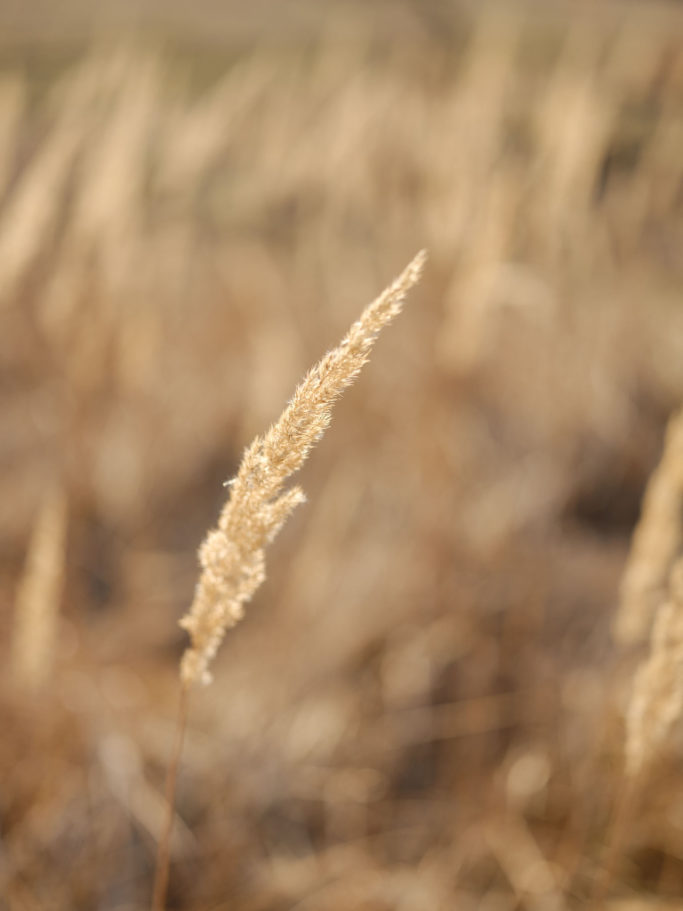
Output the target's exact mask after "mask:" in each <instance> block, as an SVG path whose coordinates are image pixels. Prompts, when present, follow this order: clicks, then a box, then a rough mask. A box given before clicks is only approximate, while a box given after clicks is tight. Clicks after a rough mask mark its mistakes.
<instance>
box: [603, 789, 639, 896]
mask: <svg viewBox="0 0 683 911" xmlns="http://www.w3.org/2000/svg"><path fill="white" fill-rule="evenodd" d="M639 781H640V776H639V775H635V776H633V775H629V776H627V777H626V779H625V780H624V782H623V785H622V787H621V788H620V790H619V796H618V799H617V806H616V810H615V813H614V818H613V820H612V824H611V826H610V827H609V831H608V839H607V849H606V852H605V860H604V863H603V865H602V870H601V871H600V872H599V874H598V878H597V880H596V884H595V887H594V889H593V895H592V901H591V906H592V907H593V908H594V909H596V911H597V909H598V908H599V907H600V905H601V903H602V902H603V901H604V900H605V898H606V897H607V893H608V891H609V887H610V885H611V884H612V881H613V879H614V872H615V867H616V864H617V860H618V858H619V853H620V851H621V848H622V846H623V844H624V834H625V833H626V830H627V828H628V823H629V820H630V818H631V815H632V813H633V809H634V806H635V802H636V798H637V796H638V792H639V787H638V784H639Z"/></svg>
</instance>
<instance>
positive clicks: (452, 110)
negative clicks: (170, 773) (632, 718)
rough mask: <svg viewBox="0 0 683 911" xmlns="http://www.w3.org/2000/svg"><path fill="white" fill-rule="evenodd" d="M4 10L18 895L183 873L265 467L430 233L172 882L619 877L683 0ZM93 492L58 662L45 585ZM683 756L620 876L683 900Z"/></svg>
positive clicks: (300, 527)
mask: <svg viewBox="0 0 683 911" xmlns="http://www.w3.org/2000/svg"><path fill="white" fill-rule="evenodd" d="M0 19H1V20H2V21H3V22H4V23H5V25H6V27H5V28H4V29H3V34H2V38H1V39H0V70H1V75H0V397H1V399H0V401H1V407H0V503H1V504H2V508H1V509H0V542H1V544H2V547H1V548H0V561H1V563H0V565H1V569H2V572H1V574H0V603H1V604H2V608H3V609H2V613H1V614H0V623H2V628H3V633H4V636H3V641H4V642H5V666H6V668H7V670H6V674H5V686H4V687H3V696H2V704H1V711H2V715H3V719H2V721H3V737H2V740H1V741H0V771H1V773H2V781H3V785H2V788H1V789H0V826H1V828H0V837H1V841H0V858H1V862H0V894H2V896H3V900H4V902H5V903H6V905H5V906H6V907H7V908H8V909H11V911H15V909H16V911H33V909H36V911H37V909H41V911H42V909H46V908H51V909H52V908H54V909H92V908H97V909H102V911H114V909H116V911H124V909H126V911H127V909H138V908H144V907H147V902H148V896H149V891H150V882H151V874H152V867H153V858H154V850H155V844H156V840H157V838H158V836H159V831H160V826H161V820H162V812H163V800H162V787H163V775H164V770H165V765H166V762H167V759H168V755H169V750H170V743H171V738H172V733H173V721H174V712H175V699H176V696H177V682H176V678H177V661H178V658H179V655H180V653H181V650H182V648H183V645H184V636H183V634H182V633H181V631H180V630H179V629H178V628H177V624H176V621H177V619H178V618H179V616H180V615H181V614H182V613H183V612H184V610H185V609H186V607H187V605H188V603H189V601H190V600H191V597H192V591H193V585H194V581H195V578H196V573H197V566H196V556H195V551H196V547H197V546H198V544H199V543H200V541H201V539H202V536H203V534H204V531H205V529H206V528H208V527H209V526H210V525H211V524H213V523H214V521H215V518H216V515H217V512H218V509H219V506H220V503H221V501H222V499H223V495H224V491H223V488H222V486H221V484H222V481H224V480H225V479H226V478H229V477H230V476H231V474H232V473H233V472H234V470H235V468H236V466H237V464H238V461H239V458H240V455H241V452H242V449H243V448H244V446H245V445H246V444H247V443H248V442H249V441H250V439H251V438H252V437H253V435H254V434H256V433H258V432H261V431H262V430H263V429H265V427H266V426H267V425H268V424H269V423H270V422H271V421H272V420H274V419H275V418H276V417H277V415H278V414H279V412H280V410H281V408H282V406H283V405H284V403H285V401H286V400H287V398H288V396H289V395H290V394H291V392H292V391H293V388H294V385H295V383H296V382H297V381H298V379H299V378H300V377H301V375H302V374H303V372H304V371H305V369H307V367H308V366H310V365H311V364H312V363H313V362H314V361H315V360H316V359H317V358H318V357H319V356H320V355H321V354H322V353H323V352H324V350H326V349H327V348H328V347H330V346H331V345H333V344H334V343H336V341H337V340H338V339H339V338H340V337H341V335H342V334H343V332H344V331H345V329H346V328H347V326H348V324H349V323H350V322H351V320H352V319H354V318H355V317H356V315H357V314H358V312H359V311H360V309H361V307H362V306H363V305H364V304H365V303H367V302H368V301H369V300H370V299H371V298H372V297H374V296H375V294H376V293H377V292H378V291H379V290H381V288H382V287H384V285H385V284H386V283H387V282H388V281H389V280H390V279H391V278H392V277H393V276H394V275H395V274H396V273H397V272H398V271H399V270H400V269H401V268H402V267H403V265H404V264H405V263H406V262H407V261H408V259H409V258H410V257H411V256H412V255H413V253H414V252H415V251H416V250H417V249H419V248H420V247H423V246H424V247H427V248H428V250H429V252H430V263H429V267H428V272H427V274H426V277H425V280H424V282H423V284H422V285H421V287H420V288H419V289H418V291H417V293H415V294H414V295H413V297H412V298H411V301H410V302H409V305H408V307H407V309H406V312H405V314H404V315H403V316H402V317H401V319H400V320H399V321H398V322H397V324H396V326H394V327H392V328H391V330H390V331H389V332H388V333H387V334H386V337H383V338H382V339H381V340H380V342H379V345H378V348H377V351H376V352H375V355H374V357H373V360H372V363H371V364H370V365H369V366H368V368H367V371H366V372H365V373H364V375H363V376H362V378H361V380H360V381H359V383H358V384H357V386H356V387H354V388H353V389H352V390H350V391H349V393H348V394H347V396H346V397H345V398H344V400H343V401H342V402H340V404H339V406H338V410H337V413H336V416H335V420H334V423H333V426H332V428H331V431H330V433H329V434H328V436H327V437H326V438H325V440H324V441H323V443H322V444H321V446H320V447H319V449H318V450H317V451H316V452H315V454H314V456H313V457H312V459H311V462H310V465H309V466H308V467H307V468H306V469H305V471H304V473H303V477H302V483H303V485H304V487H305V489H306V492H307V494H308V497H309V503H308V504H307V506H305V507H304V508H303V509H301V510H300V511H299V514H298V515H296V516H295V517H294V519H293V520H292V521H291V522H290V524H289V526H288V527H287V529H286V530H285V531H284V532H283V534H282V536H281V538H280V539H278V541H277V543H276V544H275V545H274V546H273V548H272V549H271V552H270V554H269V578H268V581H267V583H266V585H265V586H264V588H263V589H262V590H261V591H260V592H259V595H258V597H257V599H256V601H255V603H254V604H253V606H252V607H251V609H250V610H249V611H248V614H247V617H246V619H245V621H244V622H243V623H242V624H241V625H240V626H239V627H238V628H237V629H235V630H234V631H232V632H231V633H230V635H229V637H228V639H227V640H226V642H225V645H224V648H223V650H222V652H221V654H220V657H219V660H218V662H217V666H216V674H215V676H216V680H215V683H214V684H213V686H212V687H211V688H210V689H208V690H206V691H202V692H200V693H198V694H197V696H196V698H195V699H194V703H193V705H192V712H191V716H190V728H189V732H188V742H187V746H186V753H185V758H184V763H183V768H182V772H181V781H180V793H179V796H178V804H177V809H178V816H179V819H178V824H177V828H176V835H177V838H176V843H175V846H174V865H173V871H172V881H171V893H170V898H169V908H177V909H181V908H182V909H190V908H191V909H207V911H208V909H214V911H215V909H219V908H226V909H227V908H228V907H230V908H231V909H235V911H237V909H239V911H266V909H267V911H280V909H283V911H284V909H294V908H296V909H309V908H310V909H316V911H325V909H329V911H337V909H339V911H341V909H359V911H361V909H362V911H375V909H376V911H384V909H402V911H422V909H430V911H435V909H451V908H454V907H457V908H458V909H463V911H469V909H473V911H474V909H485V911H508V909H509V911H517V909H520V911H521V909H530V911H544V909H548V911H554V909H561V908H572V907H580V906H581V905H582V903H585V898H586V896H587V895H588V893H589V891H590V888H591V884H592V882H593V881H594V879H595V876H596V871H597V870H598V868H599V864H600V862H601V850H602V845H603V842H604V840H605V832H606V829H607V825H608V818H609V813H610V808H611V806H612V803H613V801H614V799H615V795H616V793H617V791H618V788H619V786H620V781H621V762H622V758H621V754H622V746H623V743H622V741H623V738H622V723H621V715H622V711H623V702H624V694H625V692H626V690H625V685H626V684H627V683H628V680H629V678H630V675H631V672H632V668H633V662H634V656H633V655H630V654H625V653H624V651H623V650H620V649H618V648H617V647H616V646H615V645H613V644H612V642H611V637H610V625H611V623H612V618H613V614H614V609H615V606H616V603H617V593H618V582H619V577H620V574H621V571H622V568H623V565H624V560H625V556H626V553H627V549H628V542H629V537H630V533H631V530H632V527H633V525H634V523H635V521H636V519H637V516H638V511H639V503H640V498H641V496H642V491H643V488H644V485H645V483H646V480H647V477H648V475H649V473H650V471H651V470H652V467H653V466H654V464H655V463H656V461H657V458H658V456H659V453H660V450H661V444H662V436H663V429H664V425H665V422H666V419H667V417H668V415H669V413H670V412H671V410H672V409H674V408H675V407H677V406H678V405H679V404H680V402H681V398H682V395H681V393H682V390H683V307H682V305H681V278H682V272H683V259H682V253H681V251H682V249H683V246H682V241H683V221H682V219H681V210H682V207H683V184H682V176H683V154H682V151H683V45H682V44H681V37H682V35H683V16H682V14H681V12H680V8H679V7H678V6H677V5H675V4H670V5H669V4H649V3H641V4H638V3H628V4H623V5H622V4H594V5H592V6H590V7H584V6H579V5H560V4H558V5H554V4H552V5H550V4H549V5H547V6H540V5H524V4H521V3H520V4H517V3H508V4H493V3H491V4H488V3H486V4H481V5H474V4H472V5H464V4H455V3H453V4H436V3H434V4H410V3H398V2H394V3H388V2H384V3H378V4H372V5H366V6H363V5H360V4H345V5H343V6H341V5H337V4H325V5H324V6H322V5H321V4H312V3H288V4H286V5H274V4H272V3H266V2H260V3H250V4H249V7H248V9H246V8H245V7H244V6H243V5H241V4H227V5H226V6H225V7H219V6H218V5H215V4H208V3H202V4H194V5H193V6H192V8H191V9H190V8H188V7H187V6H186V5H185V4H184V3H172V4H164V5H163V8H162V6H159V7H158V8H153V7H152V6H148V7H144V8H143V7H134V6H133V5H130V6H128V5H125V4H124V5H116V6H114V5H103V7H102V8H101V9H100V8H98V9H97V12H95V7H93V8H90V7H87V6H86V5H85V4H83V5H79V4H77V3H70V4H66V5H65V6H64V8H63V10H62V9H61V8H60V14H59V16H58V15H57V14H56V11H55V10H54V8H51V9H50V10H47V8H46V9H45V11H44V15H41V14H40V9H39V7H34V6H29V5H24V6H21V7H20V6H19V5H10V4H5V5H4V6H3V8H2V10H0ZM55 491H57V492H58V494H59V495H60V496H62V497H63V498H64V500H65V502H66V512H65V514H64V515H65V518H63V519H62V520H61V521H62V523H63V527H62V529H61V533H62V534H63V537H64V542H65V543H64V544H63V545H58V546H55V548H53V550H54V552H53V553H52V556H51V559H52V561H53V563H54V564H55V566H56V570H55V573H56V575H57V576H60V575H61V576H62V577H63V583H64V591H63V595H62V597H61V599H60V616H59V620H58V623H57V627H56V631H55V633H54V636H53V637H52V639H51V640H50V641H49V642H48V645H47V647H48V649H49V661H45V662H44V663H43V670H42V672H41V673H40V674H39V675H38V676H39V677H40V679H39V680H37V681H35V685H34V686H33V688H31V687H30V686H28V685H27V684H26V682H25V681H22V680H21V678H20V675H19V674H18V672H17V671H16V661H15V662H14V663H13V662H12V655H13V650H15V651H16V648H17V645H16V642H17V634H16V629H17V617H16V613H15V604H17V603H18V599H17V591H18V590H19V589H20V587H21V584H22V578H23V577H24V578H25V570H24V566H25V562H26V554H27V550H28V549H29V547H30V544H29V542H30V540H31V536H32V535H35V530H36V527H37V523H38V522H39V517H40V515H41V510H44V509H45V504H46V503H50V502H52V500H51V498H53V497H54V495H55ZM59 538H60V535H59V534H53V540H58V539H59ZM38 638H39V636H38V634H37V633H36V639H38ZM12 668H14V670H12ZM676 762H677V759H676V750H675V749H674V750H673V756H672V758H671V760H670V762H669V763H668V764H664V767H663V768H662V769H661V770H660V772H659V774H658V776H657V777H656V780H654V781H653V782H651V784H650V786H649V789H648V793H647V799H646V800H645V801H644V807H645V809H644V810H643V811H642V813H641V814H640V815H639V817H638V820H637V825H635V826H633V828H632V830H630V831H629V833H628V836H627V839H626V844H625V846H624V850H623V852H622V854H623V856H622V857H621V858H620V862H619V869H618V871H617V876H616V878H615V883H614V889H613V891H614V893H615V895H616V896H617V897H618V898H615V900H614V901H613V902H612V903H610V907H611V908H613V909H615V911H616V909H618V908H623V909H625V908H626V907H628V908H655V907H656V908H661V907H664V906H663V905H661V904H659V903H657V902H658V901H659V899H662V900H667V899H668V900H669V901H670V902H673V905H672V907H676V904H675V902H676V901H677V900H678V899H679V898H680V896H681V894H683V790H682V789H681V784H680V779H679V778H677V777H676V774H675V772H676ZM678 762H680V754H679V759H678ZM626 902H630V904H628V905H627V904H626Z"/></svg>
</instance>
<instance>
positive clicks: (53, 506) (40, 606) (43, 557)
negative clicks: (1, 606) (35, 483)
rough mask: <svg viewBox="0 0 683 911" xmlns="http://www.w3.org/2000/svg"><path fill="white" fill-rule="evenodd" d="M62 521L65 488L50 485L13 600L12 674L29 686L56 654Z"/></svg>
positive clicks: (36, 684)
mask: <svg viewBox="0 0 683 911" xmlns="http://www.w3.org/2000/svg"><path fill="white" fill-rule="evenodd" d="M66 522H67V514H66V498H65V496H64V492H63V491H62V490H61V489H60V488H52V489H51V490H49V491H48V492H47V494H46V495H45V498H44V500H43V503H42V504H41V507H40V511H39V513H38V516H37V517H36V520H35V524H34V527H33V532H32V535H31V540H30V543H29V546H28V553H27V556H26V565H25V569H24V575H23V577H22V579H21V582H20V584H19V588H18V590H17V595H16V602H15V619H14V633H13V643H12V667H13V676H14V678H15V680H16V681H17V682H18V683H19V684H21V685H22V686H23V687H25V688H27V689H28V690H37V689H38V688H39V687H40V686H41V685H42V684H44V683H45V681H46V680H47V678H48V676H49V673H50V669H51V666H52V661H53V658H54V653H55V639H56V635H57V619H58V615H59V602H60V598H61V592H62V578H63V573H64V551H65V546H66Z"/></svg>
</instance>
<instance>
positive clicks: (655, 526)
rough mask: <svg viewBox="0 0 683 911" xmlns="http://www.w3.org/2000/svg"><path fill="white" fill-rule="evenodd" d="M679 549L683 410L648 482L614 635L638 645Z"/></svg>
mask: <svg viewBox="0 0 683 911" xmlns="http://www.w3.org/2000/svg"><path fill="white" fill-rule="evenodd" d="M682 550H683V410H681V411H678V412H677V413H676V414H674V415H673V416H672V417H671V419H670V420H669V425H668V427H667V431H666V440H665V443H664V452H663V454H662V458H661V461H660V463H659V465H658V466H657V468H656V470H655V471H654V473H653V474H652V477H651V478H650V480H649V482H648V485H647V489H646V491H645V498H644V500H643V509H642V514H641V517H640V521H639V522H638V525H637V527H636V530H635V533H634V536H633V544H632V546H631V553H630V556H629V559H628V563H627V566H626V569H625V571H624V576H623V580H622V584H621V597H620V606H619V612H618V614H617V618H616V623H615V635H616V637H617V639H618V640H619V641H620V642H622V643H624V644H634V643H637V642H643V641H644V640H645V639H646V638H647V635H648V633H649V631H650V628H651V626H652V620H653V617H654V614H655V611H656V610H657V607H658V605H659V604H661V603H662V601H663V599H664V598H665V596H666V586H667V580H668V578H669V574H670V572H671V568H672V566H673V564H674V562H675V560H676V558H677V557H679V556H680V554H681V551H682Z"/></svg>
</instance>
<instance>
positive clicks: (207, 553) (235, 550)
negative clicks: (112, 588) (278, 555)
mask: <svg viewBox="0 0 683 911" xmlns="http://www.w3.org/2000/svg"><path fill="white" fill-rule="evenodd" d="M425 259H426V254H425V252H424V251H421V252H420V253H418V254H417V256H416V257H415V258H414V259H413V261H412V262H411V263H410V264H409V265H408V266H407V267H406V269H405V270H404V271H403V272H402V273H401V275H400V276H399V277H398V278H397V279H396V280H395V281H394V282H393V284H391V285H390V286H389V287H388V288H387V289H386V290H385V291H383V292H382V294H380V296H379V297H378V298H377V299H376V300H375V301H373V302H372V303H371V304H370V305H369V306H368V307H367V308H366V309H365V310H364V311H363V313H362V315H361V316H360V318H359V319H358V320H357V321H356V322H355V323H354V324H353V325H352V326H351V329H350V330H349V332H348V334H347V335H346V336H345V338H344V339H343V340H342V341H341V343H340V344H339V346H338V347H337V348H334V349H333V350H332V351H329V352H328V353H327V354H326V355H325V356H324V357H323V358H322V360H321V361H320V362H319V363H318V364H316V366H315V367H313V368H312V369H311V370H310V371H309V372H308V374H307V375H306V376H305V377H304V379H303V381H302V382H301V384H300V385H299V386H298V388H297V389H296V391H295V393H294V396H293V397H292V399H291V401H290V402H289V404H288V405H287V407H286V408H285V410H284V411H283V413H282V415H281V416H280V418H279V420H278V421H277V422H276V423H275V424H274V425H273V426H272V427H271V428H270V430H268V431H267V433H265V434H264V435H263V436H259V437H256V439H255V440H254V441H253V442H252V443H251V445H250V446H249V447H248V448H247V450H246V452H245V454H244V457H243V459H242V464H241V465H240V468H239V470H238V472H237V475H236V477H235V478H234V479H233V481H231V482H230V485H229V486H230V496H229V499H228V501H227V503H226V504H225V506H224V507H223V511H222V513H221V515H220V518H219V520H218V527H217V528H215V529H213V530H212V531H210V532H209V533H208V535H207V537H206V538H205V540H204V543H203V544H202V546H201V548H200V550H199V562H200V564H201V567H202V572H201V575H200V578H199V581H198V583H197V587H196V590H195V595H194V600H193V602H192V606H191V607H190V610H189V612H188V613H187V614H186V615H185V616H184V617H183V619H182V620H181V621H180V625H181V626H182V627H183V628H184V629H186V630H187V631H188V633H189V634H190V645H189V646H188V648H187V649H186V651H185V654H184V655H183V658H182V661H181V667H180V675H181V679H182V682H183V685H184V686H185V687H187V686H190V685H191V684H194V683H196V682H199V681H201V682H203V683H208V682H209V681H210V679H211V678H210V675H209V670H208V668H209V665H210V663H211V661H212V659H213V657H214V655H215V654H216V651H217V650H218V647H219V645H220V643H221V641H222V640H223V637H224V635H225V632H226V630H227V629H228V628H229V627H232V626H234V625H235V624H236V623H237V622H238V621H239V620H240V619H241V618H242V616H243V613H244V605H245V604H246V603H247V602H248V601H249V600H250V599H251V597H252V596H253V594H254V592H255V591H256V589H257V588H258V587H259V585H261V583H262V582H263V580H264V579H265V547H266V545H267V544H269V543H270V542H271V541H272V540H273V538H274V537H275V536H276V535H277V533H278V532H279V531H280V529H281V528H282V526H283V525H284V523H285V522H286V520H287V518H288V517H289V515H290V513H291V512H292V511H293V510H294V509H295V507H296V506H298V504H299V503H302V502H303V501H304V499H305V497H304V493H303V491H302V490H301V488H300V487H298V486H297V487H292V488H290V489H289V490H286V491H285V492H284V493H283V492H282V489H283V485H284V484H285V482H286V481H287V479H288V478H289V477H290V475H292V474H294V472H296V471H298V469H299V468H301V466H302V465H303V463H304V462H305V460H306V458H307V457H308V454H309V452H310V451H311V448H312V447H313V446H314V445H315V443H317V441H318V440H319V439H320V438H321V437H322V435H323V433H324V432H325V430H326V428H327V426H328V425H329V423H330V420H331V417H332V406H333V404H334V402H335V400H336V399H337V398H338V396H339V395H341V393H342V392H343V390H344V389H345V388H346V387H347V386H349V385H350V384H351V383H352V382H353V381H354V379H355V378H356V376H357V375H358V373H359V372H360V369H361V367H362V366H363V364H365V363H366V362H367V360H368V357H369V354H370V350H371V349H372V346H373V344H374V342H375V339H376V337H377V334H378V333H379V331H380V330H381V329H382V328H383V327H384V326H386V325H387V323H389V322H390V321H391V320H392V319H393V318H394V317H395V316H396V315H397V314H398V313H399V312H400V311H401V308H402V305H403V301H404V300H405V297H406V295H407V293H408V291H410V289H411V288H412V287H413V286H414V285H415V284H416V283H417V282H418V280H419V278H420V276H421V274H422V269H423V267H424V263H425Z"/></svg>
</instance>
